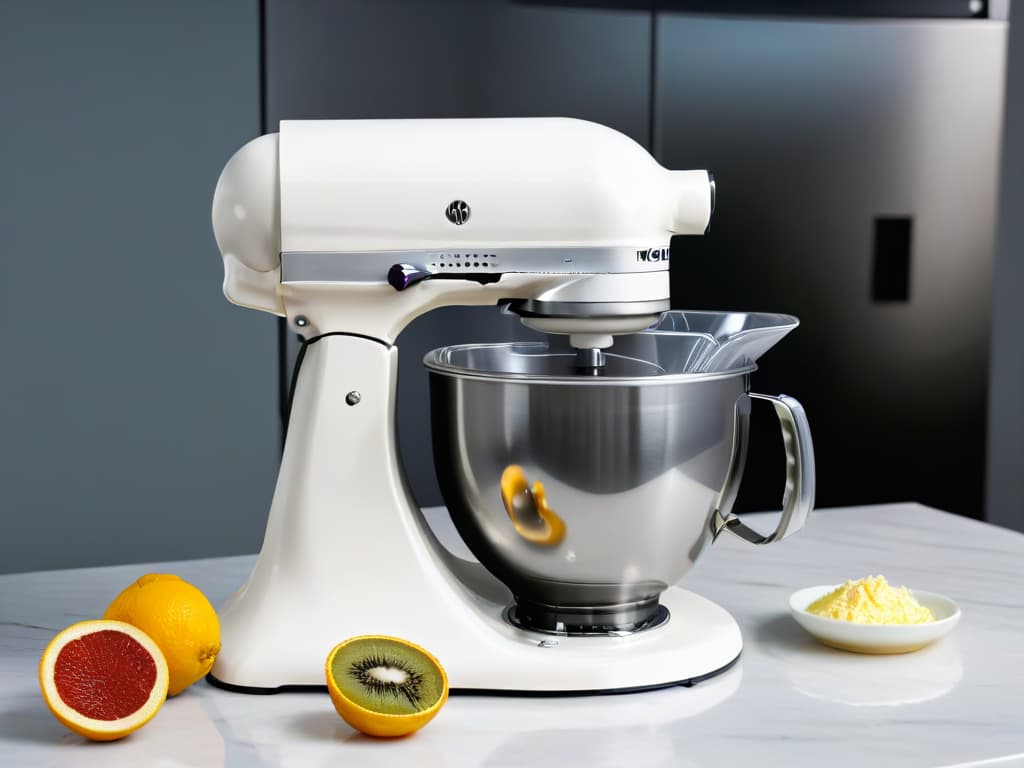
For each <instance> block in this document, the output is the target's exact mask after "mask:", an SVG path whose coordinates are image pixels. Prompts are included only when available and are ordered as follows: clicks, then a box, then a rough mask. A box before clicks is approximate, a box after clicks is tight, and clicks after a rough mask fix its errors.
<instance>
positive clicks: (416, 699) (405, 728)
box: [326, 635, 448, 736]
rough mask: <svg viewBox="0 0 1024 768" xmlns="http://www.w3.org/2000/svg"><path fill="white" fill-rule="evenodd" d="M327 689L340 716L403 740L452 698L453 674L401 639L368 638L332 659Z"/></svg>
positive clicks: (349, 644) (341, 646) (368, 730)
mask: <svg viewBox="0 0 1024 768" xmlns="http://www.w3.org/2000/svg"><path fill="white" fill-rule="evenodd" d="M326 673H327V690H328V691H329V692H330V694H331V701H332V702H333V703H334V707H335V709H337V710H338V714H340V715H341V717H342V718H343V719H344V720H345V722H347V723H348V724H349V725H351V726H352V727H353V728H355V729H357V730H359V731H362V732H363V733H366V734H370V735H371V736H404V735H405V734H408V733H412V732H413V731H415V730H418V729H419V728H422V727H423V726H424V725H426V724H427V723H428V722H429V721H430V720H431V719H432V718H433V717H434V715H436V714H437V712H438V710H440V709H441V706H442V705H443V704H444V703H445V701H447V699H448V676H447V675H446V674H445V671H444V668H443V667H442V666H441V664H440V663H439V662H438V660H437V659H435V658H434V657H433V656H432V655H431V654H430V653H428V652H427V651H426V650H424V649H423V648H420V647H419V646H418V645H415V644H414V643H410V642H408V641H406V640H402V639H399V638H397V637H387V636H384V635H364V636H360V637H353V638H351V639H349V640H346V641H345V642H343V643H340V644H339V645H337V646H335V648H334V649H333V650H332V651H331V653H330V654H329V655H328V657H327V664H326Z"/></svg>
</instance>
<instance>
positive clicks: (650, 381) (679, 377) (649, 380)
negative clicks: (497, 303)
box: [423, 341, 757, 387]
mask: <svg viewBox="0 0 1024 768" xmlns="http://www.w3.org/2000/svg"><path fill="white" fill-rule="evenodd" d="M508 347H533V348H536V349H543V348H546V347H547V345H546V344H545V342H543V341H502V342H489V343H484V344H452V345H449V346H444V347H437V348H436V349H432V350H430V351H429V352H427V354H425V355H424V356H423V365H424V367H426V368H427V370H428V371H429V372H430V373H437V374H440V375H442V376H449V377H451V378H455V379H475V380H483V381H496V382H529V383H538V384H555V385H566V384H568V385H572V386H591V387H592V386H608V385H617V386H623V385H628V386H631V387H638V386H639V387H643V386H663V385H666V384H680V383H687V382H705V381H715V380H719V379H731V378H734V377H737V376H746V375H748V374H751V373H753V372H754V371H756V370H757V364H756V363H751V364H750V365H745V366H743V367H742V368H733V369H730V370H727V371H711V372H699V371H698V372H690V373H666V374H665V375H663V376H600V377H590V376H547V375H545V374H537V373H501V372H496V371H481V370H474V369H472V368H464V367H462V366H458V365H454V364H452V363H446V362H442V361H441V360H440V359H439V358H440V357H441V355H442V354H444V353H446V352H455V351H461V350H464V349H497V348H508Z"/></svg>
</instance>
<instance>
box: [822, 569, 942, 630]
mask: <svg viewBox="0 0 1024 768" xmlns="http://www.w3.org/2000/svg"><path fill="white" fill-rule="evenodd" d="M807 612H808V613H813V614H816V615H817V616H824V617H825V618H827V619H839V620H840V621H853V622H856V623H858V624H926V623H927V622H930V621H935V616H933V615H932V612H931V611H930V610H928V608H926V607H925V606H923V605H921V604H920V603H919V602H917V600H916V599H915V598H914V596H913V595H912V594H911V593H910V590H909V589H907V588H906V587H893V586H890V585H889V582H887V581H886V580H885V577H884V576H868V577H867V578H866V579H858V580H857V581H847V582H846V583H845V584H843V585H842V586H841V587H838V588H837V589H835V590H833V591H832V592H829V593H828V594H827V595H825V596H824V597H820V598H818V599H817V600H815V601H814V602H813V603H811V604H810V605H809V606H807Z"/></svg>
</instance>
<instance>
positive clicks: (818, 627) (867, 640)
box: [789, 584, 960, 653]
mask: <svg viewBox="0 0 1024 768" xmlns="http://www.w3.org/2000/svg"><path fill="white" fill-rule="evenodd" d="M838 586H840V585H838V584H824V585H819V586H817V587H807V588H806V589H801V590H798V591H796V592H794V593H793V594H792V595H790V598H789V608H790V611H791V612H792V613H793V618H794V619H796V621H797V623H798V624H799V625H800V626H801V627H803V628H804V629H805V630H807V632H808V633H810V634H811V635H812V636H813V637H814V638H815V639H816V640H818V641H820V642H822V643H824V644H825V645H829V646H832V647H833V648H840V649H842V650H844V651H854V652H855V653H907V652H909V651H916V650H917V649H918V648H923V647H924V646H926V645H928V644H929V643H932V642H934V641H935V640H938V639H939V638H940V637H942V636H943V635H945V634H946V633H947V632H949V631H950V630H952V629H953V627H955V626H956V625H957V622H958V621H960V608H959V607H958V606H957V604H956V603H954V602H953V601H952V600H950V599H949V598H948V597H945V596H943V595H939V594H936V593H935V592H922V591H920V590H911V591H912V593H913V595H914V597H915V598H917V600H918V602H919V603H921V604H922V605H924V606H926V607H927V608H928V609H929V610H931V612H932V614H933V615H934V616H935V621H932V622H929V623H927V624H857V623H855V622H852V621H841V620H839V619H826V618H824V617H822V616H816V615H814V614H813V613H808V612H807V606H809V605H810V604H811V603H813V602H814V601H815V600H817V599H818V598H819V597H823V596H824V595H827V594H828V593H829V592H831V591H832V590H834V589H835V588H836V587H838Z"/></svg>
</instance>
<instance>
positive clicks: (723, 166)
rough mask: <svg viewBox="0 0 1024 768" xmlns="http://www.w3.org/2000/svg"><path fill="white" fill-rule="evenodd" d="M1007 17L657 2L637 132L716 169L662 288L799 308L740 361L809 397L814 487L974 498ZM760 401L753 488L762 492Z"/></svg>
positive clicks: (757, 498)
mask: <svg viewBox="0 0 1024 768" xmlns="http://www.w3.org/2000/svg"><path fill="white" fill-rule="evenodd" d="M1005 37H1006V24H1005V23H1004V22H998V21H977V20H972V21H952V20H944V21H928V20H903V21H874V22H872V21H850V20H844V21H821V20H817V21H811V20H766V19H749V18H743V17H731V18H728V19H714V18H709V17H698V16H686V15H681V14H667V13H665V14H659V15H658V21H657V44H656V51H657V66H656V69H655V88H656V91H655V93H656V95H655V123H654V137H655V152H656V154H657V156H658V158H659V160H660V161H661V162H662V163H664V164H665V165H667V166H669V167H691V166H695V167H703V166H707V167H709V168H711V169H713V170H714V172H715V175H716V177H717V179H718V206H717V209H716V211H715V218H714V221H713V224H712V232H711V234H710V235H709V236H707V237H705V238H687V239H682V238H680V239H679V240H677V242H676V243H675V244H674V248H675V252H674V253H673V257H672V269H673V301H674V303H676V304H677V305H680V306H686V307H688V308H715V309H727V308H736V309H757V310H767V311H777V312H790V313H792V314H795V315H798V316H799V317H800V318H801V320H802V322H803V325H802V326H801V327H800V328H799V329H798V330H797V331H795V332H794V333H793V334H792V335H791V336H790V337H788V338H787V339H786V340H785V342H783V343H782V344H780V345H779V347H778V348H776V350H774V351H772V352H771V353H770V354H769V355H768V356H766V357H765V358H764V360H763V361H762V368H761V370H760V371H759V372H758V373H757V374H756V375H755V379H754V380H755V384H756V386H757V387H758V388H760V389H762V390H768V391H770V392H772V393H774V392H777V391H785V392H787V393H790V394H793V395H796V396H798V397H799V398H800V399H801V400H802V401H803V403H804V405H805V406H806V408H807V411H808V414H809V417H810V420H811V427H812V431H813V433H814V436H815V441H816V449H817V459H818V503H819V505H820V506H835V505H846V504H860V503H868V502H887V501H902V500H907V501H910V500H913V501H920V502H923V503H929V504H933V505H935V506H937V507H940V508H942V509H948V510H951V511H956V512H959V513H962V514H967V515H971V516H974V517H980V516H981V514H982V511H983V488H984V466H985V464H984V462H985V419H986V411H985V404H986V387H987V381H988V346H989V327H990V312H991V309H990V297H991V277H992V252H993V232H994V216H995V208H996V206H995V193H996V185H997V179H998V162H999V140H1000V127H1001V125H1002V103H1003V101H1002V99H1003V66H1004V52H1005ZM893 219H898V220H903V221H907V220H909V222H910V224H909V235H910V237H909V248H901V243H900V242H899V241H900V233H899V232H898V231H897V232H896V236H895V240H893V237H892V235H893V228H892V227H890V226H889V225H890V224H891V223H892V220H893ZM879 221H881V223H880V224H879V223H878V222H879ZM901 227H902V228H904V229H906V228H907V225H906V224H902V225H901V224H897V225H896V227H895V229H896V230H899V229H900V228H901ZM904 234H906V233H905V232H904ZM901 251H902V253H901ZM907 256H909V258H908V259H907V261H906V263H905V264H904V263H903V262H902V258H904V257H907ZM901 273H902V275H901ZM901 276H902V277H903V278H905V280H906V284H905V288H906V289H907V290H906V291H900V290H895V292H893V290H891V289H893V288H896V289H899V288H900V287H901V286H900V285H899V284H898V283H899V280H898V278H900V277H901ZM894 277H895V278H897V283H896V284H893V283H892V280H893V278H894ZM887 289H889V290H887ZM765 422H766V425H765V427H764V428H762V429H758V430H757V432H756V433H755V435H754V437H755V440H754V445H753V448H752V460H751V461H750V463H749V475H748V483H747V485H746V487H745V490H744V492H743V493H742V494H741V499H743V500H744V503H745V506H747V507H750V508H771V507H775V506H777V505H778V500H779V498H780V495H779V494H780V491H781V489H780V488H778V487H777V479H775V477H776V474H777V471H778V466H777V463H776V462H775V460H773V459H772V458H771V457H772V456H774V455H775V454H773V451H776V452H778V451H779V449H778V448H777V447H776V443H777V442H779V439H778V437H777V436H775V433H776V432H777V428H776V427H774V426H772V425H770V423H769V420H768V418H767V417H766V419H765ZM762 456H766V457H768V458H767V459H766V460H764V461H762V460H761V457H762ZM769 478H770V479H769Z"/></svg>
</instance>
